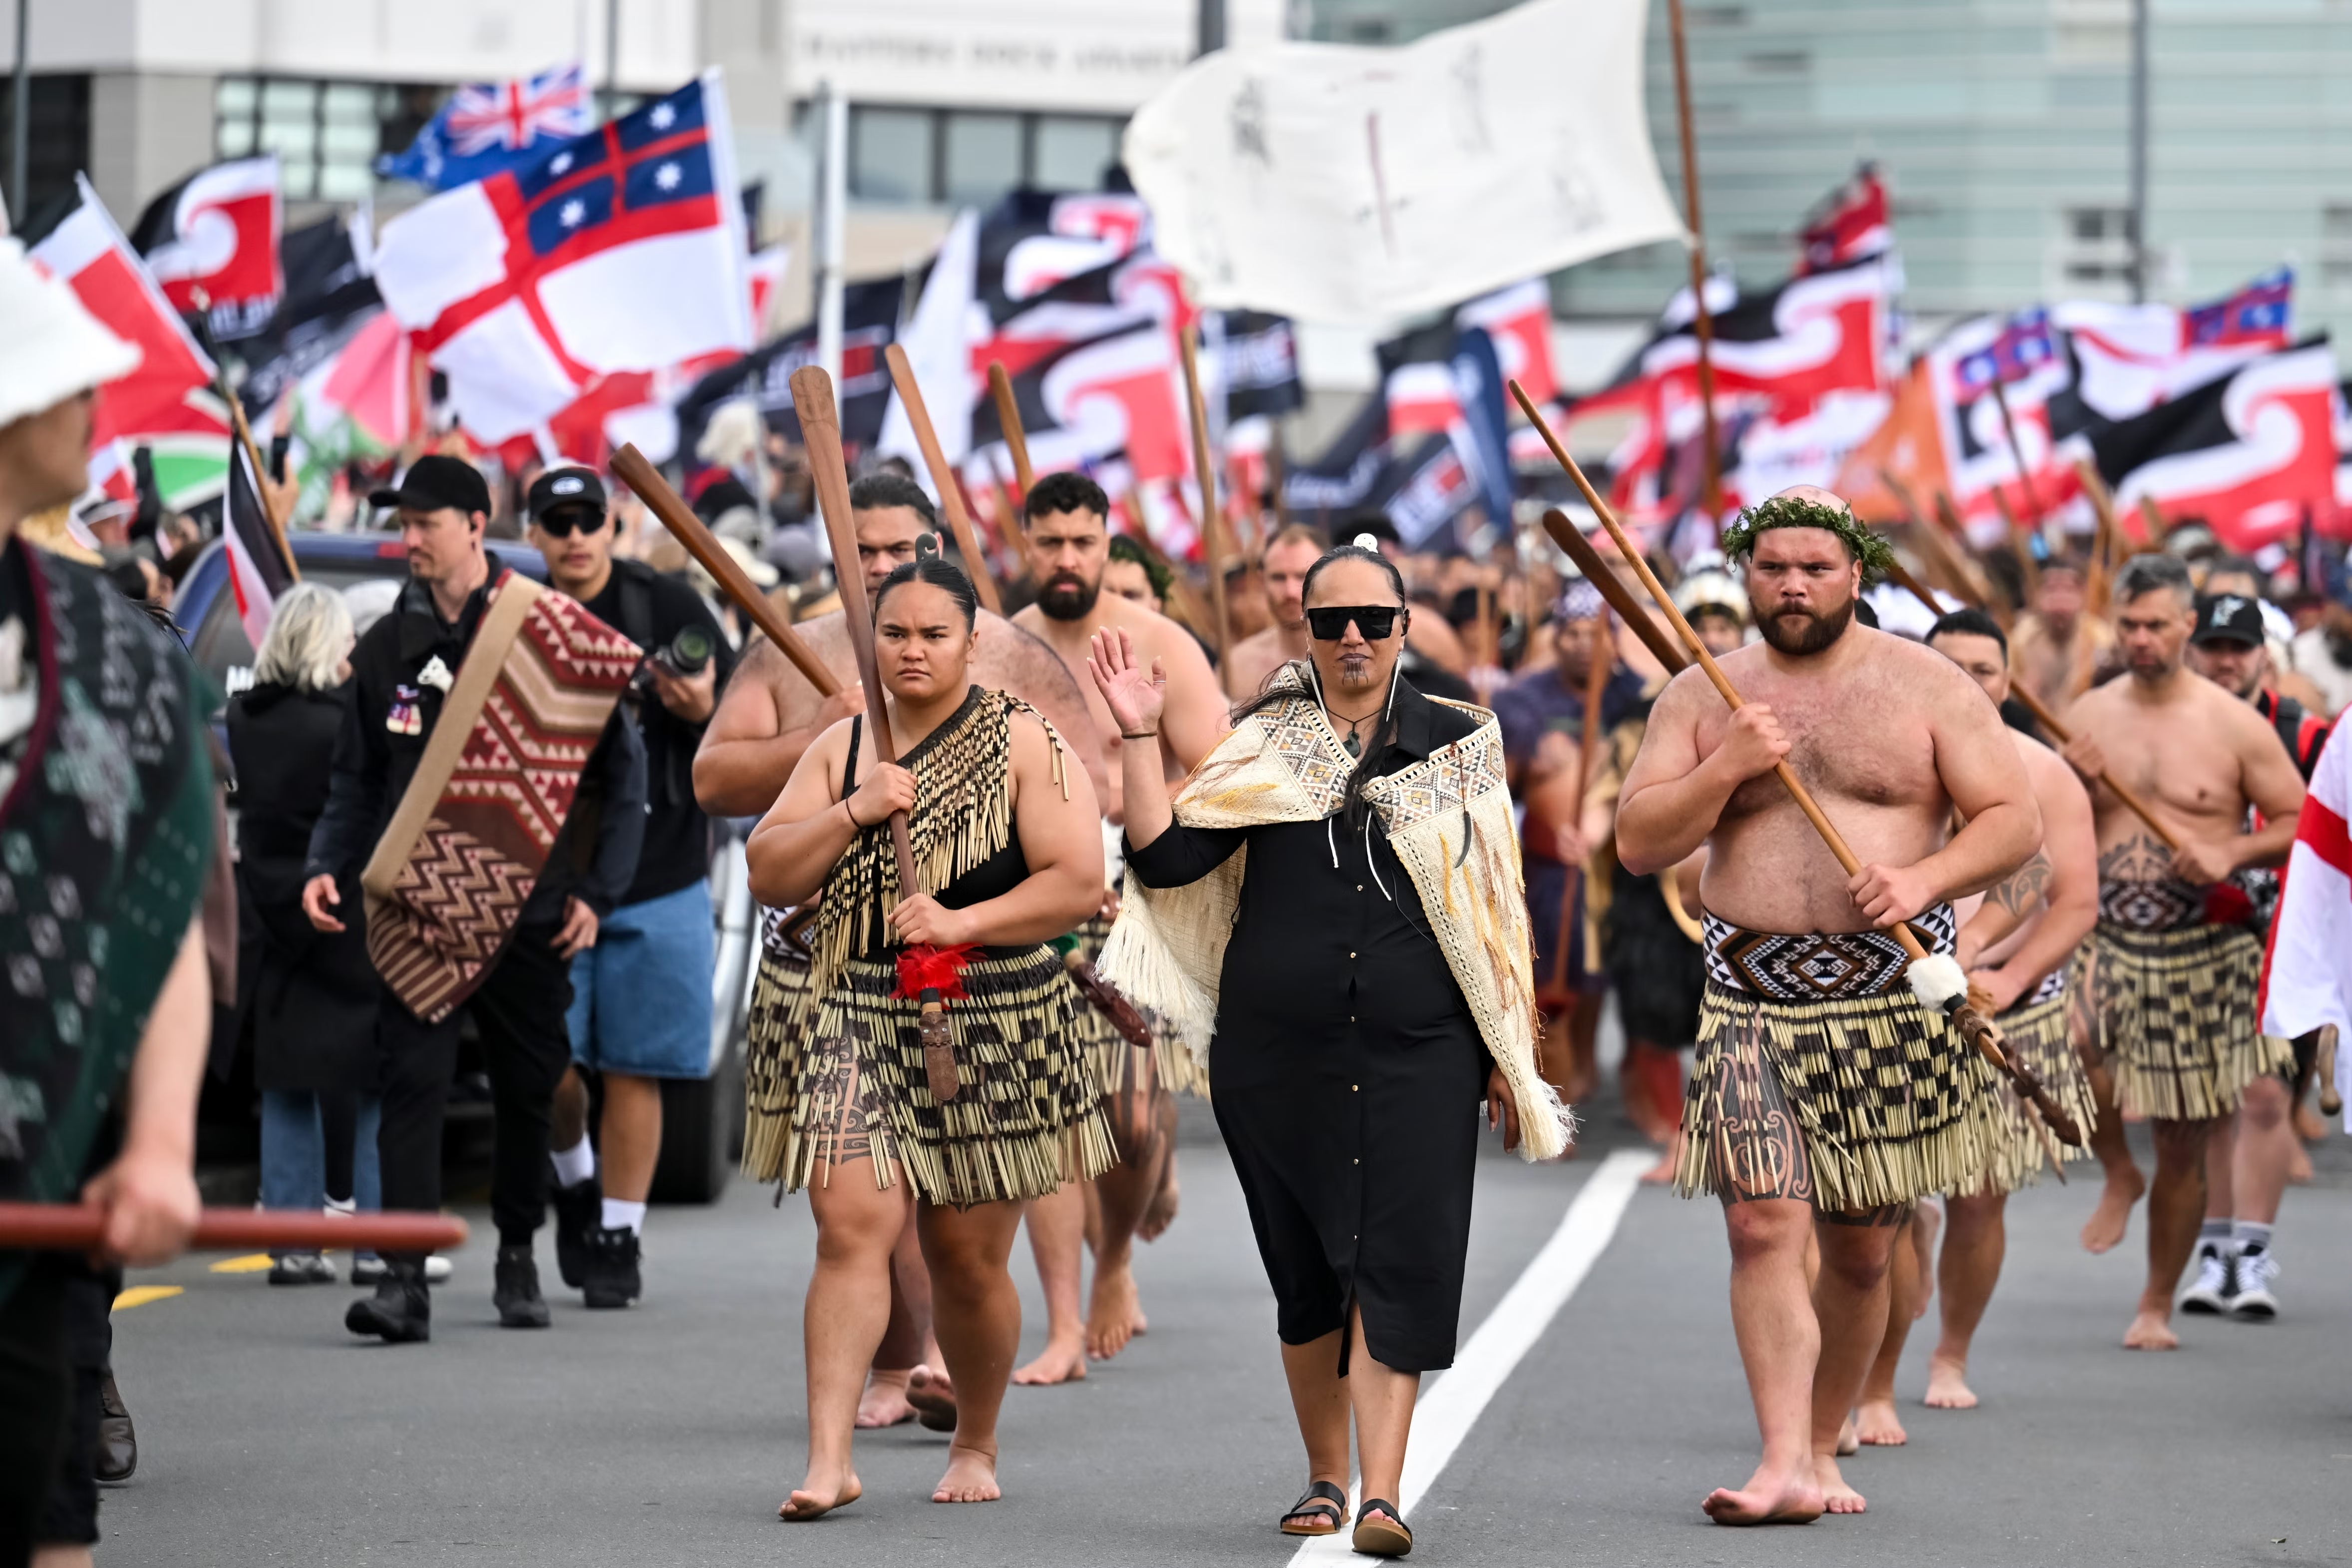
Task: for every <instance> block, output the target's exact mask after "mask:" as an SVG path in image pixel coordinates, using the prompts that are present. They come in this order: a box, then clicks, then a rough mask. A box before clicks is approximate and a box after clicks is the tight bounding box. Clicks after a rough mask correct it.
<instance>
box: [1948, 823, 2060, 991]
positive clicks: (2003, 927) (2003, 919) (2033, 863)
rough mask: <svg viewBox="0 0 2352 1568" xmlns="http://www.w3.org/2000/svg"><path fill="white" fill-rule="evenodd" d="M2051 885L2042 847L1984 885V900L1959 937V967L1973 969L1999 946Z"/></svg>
mask: <svg viewBox="0 0 2352 1568" xmlns="http://www.w3.org/2000/svg"><path fill="white" fill-rule="evenodd" d="M2049 885H2050V857H2049V856H2048V855H2046V854H2044V853H2042V852H2041V851H2040V850H2036V851H2034V852H2033V853H2032V856H2031V857H2030V858H2029V859H2028V860H2027V861H2026V862H2025V863H2024V864H2023V865H2021V866H2019V867H2018V868H2017V869H2016V870H2015V871H2013V872H2011V873H2009V875H2008V876H2007V877H2005V878H2003V879H2002V880H2001V881H2000V882H1997V883H1993V884H1992V885H1991V886H1990V887H1989V888H1986V889H1985V895H1984V903H1983V904H1981V905H1980V906H1979V908H1978V910H1977V912H1976V914H1975V915H1972V916H1970V917H1969V923H1968V924H1967V925H1963V926H1961V927H1960V931H1959V936H1958V956H1959V960H1960V967H1962V968H1964V969H1972V968H1974V967H1976V964H1977V960H1978V959H1979V958H1980V957H1982V956H1984V955H1985V954H1986V953H1989V952H1990V951H1991V950H1992V949H1993V948H1995V947H1998V946H2000V945H2001V944H2002V943H2003V942H2006V941H2008V940H2009V939H2010V937H2011V936H2015V935H2016V933H2017V928H2018V927H2019V926H2021V925H2024V924H2025V917H2026V916H2027V915H2031V914H2032V913H2033V912H2034V910H2035V909H2037V908H2039V907H2040V906H2041V904H2042V894H2043V892H2044V891H2045V890H2046V889H2047V888H2048V887H2049Z"/></svg>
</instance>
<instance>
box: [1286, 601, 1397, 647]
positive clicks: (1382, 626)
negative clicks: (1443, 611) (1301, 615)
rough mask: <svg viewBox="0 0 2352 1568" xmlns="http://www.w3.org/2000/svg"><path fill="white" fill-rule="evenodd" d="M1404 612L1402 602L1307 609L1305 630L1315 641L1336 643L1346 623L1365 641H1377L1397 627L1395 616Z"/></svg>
mask: <svg viewBox="0 0 2352 1568" xmlns="http://www.w3.org/2000/svg"><path fill="white" fill-rule="evenodd" d="M1403 613H1404V606H1403V605H1402V604H1335V605H1330V606H1328V607H1326V608H1324V609H1321V610H1310V611H1308V612H1307V631H1308V632H1311V633H1312V634H1313V635H1314V638H1315V640H1316V641H1317V642H1318V643H1336V642H1338V641H1339V639H1340V638H1342V637H1345V636H1346V635H1347V634H1348V622H1350V621H1352V622H1355V623H1356V630H1357V631H1359V632H1362V633H1363V634H1364V640H1365V641H1366V642H1368V643H1377V642H1379V641H1380V640H1381V638H1383V637H1385V636H1387V635H1388V634H1389V633H1390V632H1393V631H1395V630H1396V618H1397V617H1398V616H1400V615H1402V614H1403Z"/></svg>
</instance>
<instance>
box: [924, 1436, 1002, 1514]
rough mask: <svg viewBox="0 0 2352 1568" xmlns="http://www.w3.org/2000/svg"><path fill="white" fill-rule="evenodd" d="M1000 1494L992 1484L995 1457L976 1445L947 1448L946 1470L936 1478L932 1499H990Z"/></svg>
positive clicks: (971, 1500) (939, 1500)
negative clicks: (937, 1483) (935, 1488)
mask: <svg viewBox="0 0 2352 1568" xmlns="http://www.w3.org/2000/svg"><path fill="white" fill-rule="evenodd" d="M1003 1495H1004V1493H1003V1490H1001V1489H999V1488H998V1486H997V1484H996V1456H995V1455H994V1454H983V1453H982V1452H980V1451H979V1450H978V1449H977V1448H950V1449H949V1450H948V1473H947V1474H945V1475H943V1476H941V1477H940V1484H939V1487H938V1490H934V1491H933V1492H932V1493H931V1500H932V1501H933V1502H994V1501H995V1500H997V1499H998V1498H1001V1497H1003Z"/></svg>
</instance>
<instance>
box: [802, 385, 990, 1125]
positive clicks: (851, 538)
mask: <svg viewBox="0 0 2352 1568" xmlns="http://www.w3.org/2000/svg"><path fill="white" fill-rule="evenodd" d="M792 388H793V412H794V413H797V414H799V415H800V421H801V440H802V442H803V444H805V445H806V447H807V448H808V465H809V474H810V476H811V477H812V478H814V480H815V481H816V501H817V510H818V511H819V512H821V513H823V514H824V533H825V538H826V539H827V541H828V542H829V543H831V545H832V546H833V570H834V575H835V577H837V578H839V579H840V580H841V581H842V582H843V583H844V584H845V586H844V588H843V590H842V596H841V608H842V617H841V620H842V625H843V627H844V628H845V630H846V631H847V632H848V633H849V647H850V652H851V653H852V654H853V655H854V656H855V657H856V661H857V680H858V684H859V685H862V686H864V687H865V688H866V734H867V735H869V736H871V737H873V740H874V756H875V758H876V759H877V761H880V762H883V763H886V764H895V763H897V761H898V747H897V745H896V744H895V743H893V741H892V740H891V738H890V706H889V701H888V694H887V692H886V691H885V690H884V688H883V685H882V670H881V666H880V665H879V664H877V663H876V662H875V658H874V623H873V622H872V621H871V620H870V619H868V618H867V616H866V614H865V613H864V610H865V594H864V592H863V590H862V588H861V587H860V585H861V584H862V582H863V576H862V574H861V571H860V569H859V567H858V564H857V528H856V524H855V523H853V522H852V521H851V519H850V516H849V468H848V465H847V464H845V462H844V461H843V460H842V455H841V416H840V413H839V412H838V411H837V410H836V408H835V404H834V401H833V378H832V377H830V376H828V375H826V374H825V373H824V367H823V366H822V365H803V367H802V368H801V369H799V370H797V371H793V380H792ZM853 593H854V594H855V595H856V600H855V602H853V601H852V595H853ZM852 762H853V766H854V764H855V758H853V759H852ZM889 823H890V852H891V854H892V855H893V856H894V857H895V858H896V859H897V861H898V896H899V897H900V898H901V899H908V898H914V897H916V896H918V895H919V894H921V893H922V891H923V883H922V879H921V878H920V877H919V876H918V875H917V874H916V872H915V847H914V844H913V841H911V840H910V839H909V838H908V833H907V813H906V812H904V811H893V812H891V813H890V818H889ZM921 1003H922V1042H923V1071H924V1075H925V1076H926V1077H927V1078H929V1081H930V1090H931V1098H932V1099H933V1100H934V1101H937V1102H940V1103H946V1102H947V1101H950V1100H952V1099H954V1098H955V1097H956V1091H957V1088H958V1082H957V1078H956V1067H955V1044H954V1037H953V1035H952V1034H951V1033H950V1030H949V1028H948V1021H947V1012H946V1009H945V1006H944V1004H943V1003H942V1002H941V1001H940V994H939V990H938V988H935V987H931V988H925V989H924V991H923V993H922V998H921Z"/></svg>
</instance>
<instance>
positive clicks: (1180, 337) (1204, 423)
mask: <svg viewBox="0 0 2352 1568" xmlns="http://www.w3.org/2000/svg"><path fill="white" fill-rule="evenodd" d="M1197 336H1198V334H1197V333H1196V332H1195V330H1194V329H1192V328H1190V327H1188V328H1186V329H1184V330H1183V331H1181V332H1180V333H1178V334H1177V335H1176V341H1177V343H1178V344H1179V345H1180V346H1181V349H1182V350H1183V360H1184V397H1185V401H1186V402H1187V404H1188V406H1189V408H1190V410H1191V413H1192V468H1193V471H1194V472H1195V473H1197V474H1198V475H1199V476H1200V478H1201V553H1202V555H1203V556H1205V557H1207V558H1208V562H1209V602H1210V604H1211V606H1212V607H1213V609H1214V610H1215V612H1216V617H1217V624H1216V636H1217V653H1219V654H1220V655H1221V656H1222V655H1223V653H1224V652H1225V650H1226V649H1228V648H1230V647H1232V646H1233V643H1234V622H1233V618H1232V616H1231V614H1230V613H1229V612H1227V610H1226V607H1225V548H1224V546H1225V538H1224V529H1223V528H1222V527H1221V526H1220V523H1221V520H1222V515H1221V513H1220V512H1219V510H1218V507H1217V470H1216V465H1214V464H1213V463H1212V462H1211V461H1210V460H1209V406H1208V403H1207V402H1205V401H1204V400H1203V399H1202V396H1201V357H1200V351H1199V349H1198V348H1197V346H1196V343H1195V339H1196V338H1197Z"/></svg>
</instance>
